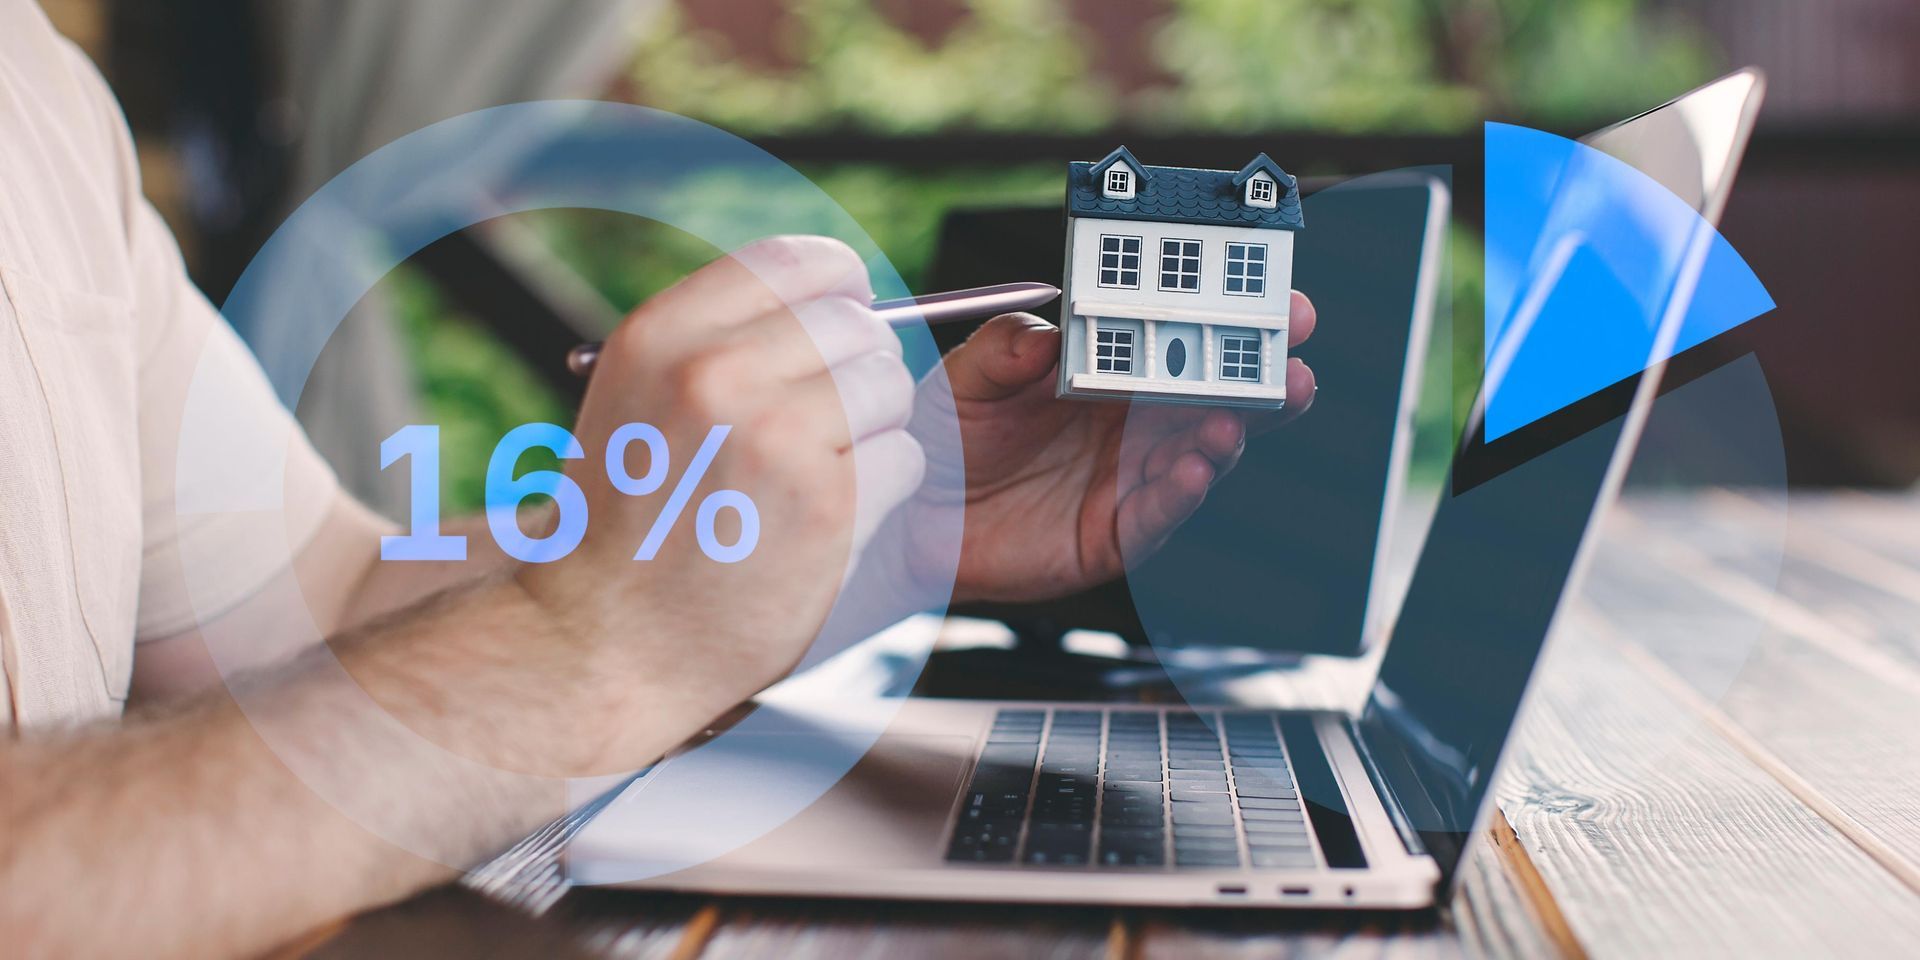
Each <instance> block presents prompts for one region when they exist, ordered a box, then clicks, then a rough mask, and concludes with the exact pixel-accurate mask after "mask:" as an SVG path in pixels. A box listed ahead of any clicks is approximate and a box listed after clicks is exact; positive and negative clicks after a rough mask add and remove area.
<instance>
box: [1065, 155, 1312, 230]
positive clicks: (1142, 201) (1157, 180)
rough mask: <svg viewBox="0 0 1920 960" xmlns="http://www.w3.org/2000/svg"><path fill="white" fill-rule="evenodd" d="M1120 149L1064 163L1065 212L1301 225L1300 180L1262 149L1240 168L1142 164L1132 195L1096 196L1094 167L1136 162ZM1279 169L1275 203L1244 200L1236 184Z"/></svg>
mask: <svg viewBox="0 0 1920 960" xmlns="http://www.w3.org/2000/svg"><path fill="white" fill-rule="evenodd" d="M1124 149H1125V148H1121V150H1116V151H1114V153H1113V154H1109V155H1108V156H1107V157H1106V159H1105V160H1103V161H1101V162H1100V163H1069V164H1067V213H1068V215H1070V216H1097V217H1103V218H1107V219H1113V220H1153V221H1159V222H1163V223H1213V224H1220V225H1224V226H1236V227H1237V226H1254V227H1262V228H1266V229H1271V230H1302V229H1305V228H1306V222H1305V220H1304V219H1302V217H1301V214H1300V187H1299V183H1298V181H1296V180H1295V179H1294V178H1293V177H1292V176H1289V175H1288V174H1287V173H1286V172H1285V171H1282V170H1280V167H1279V166H1278V165H1276V164H1274V162H1273V161H1272V160H1270V159H1268V158H1267V155H1266V154H1264V153H1263V154H1261V155H1260V156H1258V157H1256V158H1254V160H1253V162H1251V163H1249V164H1247V166H1246V167H1243V168H1242V169H1241V170H1239V171H1233V170H1197V169H1194V168H1192V167H1150V166H1145V165H1141V166H1140V170H1141V172H1142V173H1143V174H1144V176H1142V177H1141V182H1140V183H1138V184H1136V191H1135V194H1134V198H1133V199H1131V200H1109V199H1107V198H1105V197H1103V196H1101V195H1100V187H1099V184H1098V183H1097V182H1096V181H1095V179H1094V177H1095V172H1096V171H1097V170H1098V169H1099V168H1100V167H1102V166H1106V165H1110V164H1111V163H1112V162H1113V161H1115V160H1119V159H1126V160H1127V161H1128V162H1129V163H1137V161H1135V160H1134V159H1133V155H1132V154H1130V153H1127V154H1122V153H1121V151H1122V150H1124ZM1263 169H1264V170H1269V171H1278V175H1277V179H1278V180H1279V182H1280V186H1281V189H1282V190H1283V191H1284V192H1283V193H1282V194H1281V195H1280V203H1279V206H1278V207H1276V208H1275V209H1272V210H1268V209H1265V208H1262V207H1249V206H1247V205H1246V204H1245V203H1243V202H1242V200H1241V198H1242V196H1243V194H1242V193H1241V187H1240V184H1241V183H1244V182H1245V177H1248V176H1251V175H1252V174H1253V173H1254V172H1255V171H1257V170H1263Z"/></svg>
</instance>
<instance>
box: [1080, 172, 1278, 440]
mask: <svg viewBox="0 0 1920 960" xmlns="http://www.w3.org/2000/svg"><path fill="white" fill-rule="evenodd" d="M1067 200H1068V204H1067V215H1068V231H1067V271H1066V283H1065V285H1064V287H1065V289H1064V294H1063V296H1064V306H1065V309H1063V310H1062V316H1063V318H1064V320H1065V330H1064V336H1063V338H1062V345H1061V352H1062V357H1061V364H1060V383H1059V393H1060V394H1061V395H1062V396H1069V395H1071V396H1090V397H1101V396H1106V397H1116V396H1118V397H1140V398H1143V399H1149V398H1150V399H1160V400H1170V401H1185V402H1195V403H1211V404H1225V405H1236V406H1253V407H1266V408H1275V407H1279V406H1281V405H1283V404H1284V403H1285V401H1286V347H1287V313H1288V304H1289V300H1290V291H1291V290H1292V287H1293V243H1294V234H1295V233H1296V232H1298V231H1299V230H1300V229H1301V228H1302V226H1303V224H1302V223H1301V220H1300V203H1299V191H1298V187H1297V185H1296V183H1295V181H1294V179H1293V178H1292V177H1291V176H1289V175H1287V174H1286V173H1285V172H1284V171H1282V170H1281V169H1280V168H1279V167H1278V166H1277V165H1275V164H1274V163H1273V161H1272V160H1270V159H1268V158H1267V157H1266V155H1265V154H1261V155H1260V156H1259V157H1257V158H1255V160H1254V161H1253V162H1252V163H1249V164H1248V165H1247V166H1246V167H1245V168H1243V169H1242V170H1241V171H1239V172H1237V173H1236V172H1235V171H1231V170H1193V169H1188V168H1181V167H1147V166H1143V165H1141V164H1139V163H1138V161H1136V160H1135V159H1134V158H1133V155H1132V154H1131V153H1129V152H1127V150H1126V148H1124V147H1122V148H1120V149H1118V150H1115V151H1114V152H1113V153H1112V154H1110V155H1108V157H1107V158H1106V159H1105V160H1102V161H1101V162H1099V163H1097V164H1086V163H1076V164H1070V165H1069V168H1068V187H1067Z"/></svg>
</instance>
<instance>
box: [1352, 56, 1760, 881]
mask: <svg viewBox="0 0 1920 960" xmlns="http://www.w3.org/2000/svg"><path fill="white" fill-rule="evenodd" d="M1730 90H1731V91H1734V92H1735V94H1736V95H1729V91H1730ZM1757 99H1758V78H1757V77H1756V76H1753V75H1750V74H1744V73H1743V74H1735V75H1734V76H1733V77H1730V78H1727V79H1726V80H1722V81H1719V82H1716V83H1715V84H1712V85H1709V86H1708V87H1706V88H1703V89H1702V90H1701V91H1697V92H1696V93H1694V94H1689V95H1688V96H1686V97H1682V98H1681V99H1680V100H1678V101H1675V103H1673V104H1669V105H1667V106H1666V107H1662V108H1660V109H1657V110H1655V111H1652V112H1650V113H1648V114H1645V115H1642V116H1641V117H1637V118H1635V119H1634V120H1631V121H1628V122H1627V123H1626V124H1623V125H1619V126H1615V127H1610V128H1608V129H1607V130H1604V131H1601V132H1600V133H1599V134H1596V135H1595V138H1594V140H1595V145H1596V146H1597V147H1600V148H1602V149H1611V148H1618V149H1621V150H1622V152H1624V153H1627V154H1631V155H1630V156H1623V157H1622V159H1629V160H1631V159H1635V158H1636V157H1637V156H1638V155H1651V154H1649V151H1654V150H1655V145H1656V144H1657V145H1658V155H1659V162H1658V163H1655V164H1652V166H1654V167H1655V169H1653V170H1649V171H1648V172H1649V173H1651V174H1653V175H1655V176H1661V175H1663V174H1665V173H1668V172H1671V171H1679V172H1683V173H1686V174H1688V178H1685V179H1682V180H1680V181H1679V182H1678V183H1677V184H1676V187H1677V188H1678V189H1676V193H1679V194H1680V195H1681V196H1682V197H1683V198H1686V199H1688V200H1689V202H1691V203H1694V204H1695V205H1696V208H1697V209H1699V210H1700V211H1701V212H1702V213H1703V215H1705V216H1706V217H1707V218H1708V219H1709V220H1711V219H1713V218H1714V217H1715V216H1716V215H1717V214H1718V211H1719V210H1720V208H1721V205H1722V204H1723V202H1724V197H1725V193H1726V190H1727V188H1728V186H1729V185H1730V183H1731V179H1732V170H1733V167H1734V165H1735V162H1736V161H1737V159H1738V156H1739V153H1740V151H1741V149H1742V147H1744V141H1745V136H1746V131H1747V129H1748V128H1749V126H1750V121H1751V118H1752V111H1753V109H1754V108H1755V106H1756V105H1757ZM1703 105H1704V106H1706V107H1711V109H1705V110H1703V109H1702V106H1703ZM1690 121H1691V122H1690ZM1676 122H1678V123H1679V126H1678V127H1675V123H1676ZM1643 125H1644V126H1645V128H1646V129H1654V130H1662V131H1667V132H1668V133H1671V132H1672V131H1673V130H1675V129H1679V130H1682V131H1684V132H1685V133H1686V135H1685V136H1679V137H1671V138H1669V137H1648V136H1642V135H1640V131H1639V130H1637V129H1633V128H1637V127H1641V126H1643ZM1636 143H1637V144H1638V146H1637V147H1634V146H1633V145H1634V144H1636ZM1629 147H1632V148H1633V149H1627V148H1629ZM1676 150H1677V151H1680V153H1681V154H1683V155H1682V156H1678V157H1676V155H1675V151H1676ZM1617 155H1618V154H1617ZM1676 279H1677V278H1676ZM1671 286H1672V285H1671V284H1670V285H1669V288H1671ZM1679 306H1681V307H1684V304H1679ZM1676 312H1677V311H1675V310H1674V309H1673V308H1672V307H1669V309H1668V310H1667V316H1668V318H1669V319H1667V320H1665V321H1663V322H1664V323H1672V322H1674V321H1673V319H1672V318H1673V316H1674V314H1675V313H1676ZM1658 372H1659V370H1658V368H1655V369H1653V370H1650V371H1649V372H1648V373H1647V374H1646V375H1644V376H1642V377H1638V378H1635V380H1639V381H1646V382H1644V383H1638V384H1636V385H1635V386H1636V387H1637V389H1635V390H1630V391H1629V392H1628V393H1627V394H1626V397H1627V399H1630V400H1631V404H1630V405H1624V404H1616V405H1615V406H1614V408H1613V409H1611V410H1599V411H1598V412H1599V413H1600V415H1599V416H1596V408H1595V407H1594V406H1593V405H1587V406H1586V408H1585V409H1578V410H1576V409H1572V408H1569V409H1568V410H1564V411H1562V412H1561V413H1559V414H1555V415H1552V416H1549V417H1548V418H1546V419H1545V420H1542V421H1540V422H1539V423H1538V424H1536V427H1538V428H1539V429H1531V428H1530V431H1529V432H1530V433H1531V434H1532V437H1531V438H1530V439H1529V442H1528V443H1527V445H1526V447H1525V448H1524V449H1523V450H1520V451H1519V455H1516V448H1515V446H1514V445H1512V444H1507V443H1505V441H1502V442H1501V443H1496V444H1492V445H1487V444H1484V443H1480V442H1478V438H1477V436H1470V437H1469V438H1468V440H1467V442H1465V443H1463V444H1462V445H1461V449H1460V452H1459V453H1458V454H1457V455H1456V458H1455V462H1454V465H1453V470H1454V474H1455V481H1456V482H1455V483H1454V484H1452V485H1451V488H1450V493H1449V494H1448V495H1446V496H1443V497H1442V499H1441V502H1440V505H1439V509H1438V511H1437V512H1436V513H1435V515H1434V519H1433V526H1432V528H1431V529H1430V531H1429V533H1428V536H1427V541H1426V547H1425V549H1424V550H1423V552H1422V554H1421V556H1420V562H1419V566H1418V568H1417V569H1416V570H1415V572H1414V577H1413V582H1412V585H1411V586H1410V587H1409V589H1408V593H1407V598H1406V602H1405V604H1404V606H1403V607H1402V608H1401V613H1400V617H1399V620H1398V621H1397V622H1396V623H1395V625H1394V629H1393V633H1392V636H1391V639H1390V641H1389V645H1388V648H1387V655H1386V657H1385V659H1384V660H1383V662H1382V663H1381V668H1380V677H1379V680H1378V682H1377V683H1376V685H1375V688H1374V692H1373V696H1372V697H1371V698H1370V700H1369V701H1368V704H1367V708H1366V711H1365V714H1364V715H1363V717H1362V718H1361V721H1360V730H1361V735H1362V741H1363V743H1364V744H1365V746H1366V748H1367V751H1368V753H1369V754H1370V755H1371V757H1372V758H1373V760H1374V762H1375V764H1376V765H1377V767H1378V769H1379V772H1380V776H1381V778H1382V779H1383V780H1384V781H1385V783H1384V786H1385V787H1386V788H1387V789H1388V790H1390V791H1391V792H1392V793H1394V794H1395V795H1396V797H1397V798H1398V800H1399V801H1400V804H1401V806H1402V808H1403V810H1404V812H1405V814H1406V816H1407V817H1408V819H1409V820H1410V821H1411V822H1410V823H1408V824H1406V826H1409V827H1411V828H1412V829H1413V830H1414V831H1415V832H1417V833H1418V834H1419V836H1420V838H1421V841H1422V843H1423V844H1424V845H1425V846H1426V847H1427V851H1428V852H1429V853H1430V854H1432V855H1433V857H1434V858H1435V860H1436V861H1438V862H1439V864H1440V867H1441V870H1442V871H1443V872H1444V873H1445V874H1446V875H1447V876H1448V877H1449V878H1451V876H1452V874H1453V872H1454V869H1455V868H1456V867H1457V866H1458V863H1459V858H1460V855H1461V852H1462V850H1463V849H1464V844H1465V842H1466V839H1467V838H1468V837H1469V836H1471V833H1472V831H1473V830H1474V829H1475V828H1476V826H1477V824H1478V822H1479V820H1478V818H1479V814H1480V810H1481V806H1482V803H1483V801H1484V800H1485V798H1486V794H1487V790H1488V788H1489V787H1490V785H1491V779H1492V775H1493V773H1494V770H1495V767H1496V765H1497V762H1498V760H1499V758H1500V755H1501V751H1502V749H1503V748H1504V747H1505V745H1506V742H1507V738H1508V736H1509V734H1510V732H1511V729H1512V726H1513V723H1514V719H1515V717H1516V715H1517V714H1518V711H1519V708H1520V701H1521V697H1522V695H1523V694H1524V692H1525V690H1526V685H1527V680H1528V678H1529V676H1530V675H1531V674H1532V672H1533V667H1534V664H1535V662H1536V660H1537V658H1538V655H1539V652H1540V648H1541V645H1542V643H1544V641H1545V638H1546V635H1547V632H1548V629H1549V627H1550V626H1551V625H1552V622H1553V617H1554V613H1555V611H1556V609H1557V608H1558V606H1559V604H1560V601H1561V597H1562V593H1563V589H1564V587H1565V586H1566V584H1567V582H1568V579H1569V576H1570V574H1571V573H1573V571H1574V567H1575V565H1576V561H1577V559H1578V557H1579V553H1580V549H1581V545H1582V542H1583V540H1584V538H1585V535H1586V532H1587V527H1588V524H1589V521H1590V519H1591V518H1592V516H1593V515H1594V513H1595V510H1596V507H1597V505H1598V504H1599V503H1600V501H1601V500H1602V499H1603V498H1604V496H1605V495H1607V494H1608V491H1607V489H1606V488H1607V484H1608V483H1609V480H1610V479H1611V478H1610V471H1614V472H1617V468H1616V465H1615V464H1614V460H1615V458H1616V455H1617V454H1626V453H1629V452H1630V447H1631V443H1630V442H1628V443H1623V442H1622V441H1623V440H1628V441H1630V440H1631V439H1632V438H1631V436H1630V431H1637V426H1638V423H1639V422H1641V421H1644V418H1645V416H1646V410H1647V407H1648V406H1649V405H1650V404H1651V402H1652V398H1653V394H1654V391H1655V390H1656V389H1657V386H1658V384H1657V383H1656V382H1654V381H1656V380H1657V378H1658ZM1600 399H1602V400H1604V399H1605V398H1600ZM1621 406H1626V409H1625V410H1624V411H1622V410H1621ZM1469 429H1470V431H1472V432H1473V433H1474V434H1477V433H1478V430H1479V427H1478V424H1477V423H1476V424H1475V425H1473V426H1470V428H1469ZM1462 476H1469V477H1472V478H1474V482H1471V483H1464V484H1463V483H1460V482H1458V481H1459V479H1460V478H1461V477H1462Z"/></svg>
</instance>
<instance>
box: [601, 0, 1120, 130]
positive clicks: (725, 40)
mask: <svg viewBox="0 0 1920 960" xmlns="http://www.w3.org/2000/svg"><path fill="white" fill-rule="evenodd" d="M967 14H968V15H967V16H965V17H961V18H957V19H953V20H952V21H951V22H949V23H946V24H944V25H942V26H941V28H940V31H941V33H942V34H943V36H944V39H943V40H941V41H940V42H938V43H937V44H935V45H931V46H930V45H929V44H928V42H927V40H926V39H925V37H923V36H922V35H921V33H917V32H916V31H915V29H913V28H912V25H911V24H908V25H902V24H901V23H899V22H897V21H896V20H895V19H892V18H890V17H888V16H886V15H885V14H884V12H883V11H882V10H880V9H879V8H877V7H876V6H875V5H874V4H873V3H872V2H870V0H793V2H792V3H791V4H790V5H788V6H787V8H786V11H785V15H784V16H783V17H782V19H781V20H780V21H779V23H780V24H781V25H782V26H783V28H784V30H783V33H784V36H782V37H780V39H781V41H782V42H783V43H784V45H785V51H784V56H783V57H782V59H785V60H788V61H790V62H792V63H794V64H795V66H794V67H792V68H791V69H787V70H769V69H765V68H764V67H762V66H760V65H759V64H758V63H756V62H755V60H749V59H746V58H742V57H736V56H735V55H734V54H735V52H736V48H737V47H738V45H739V40H738V39H736V37H737V36H739V35H741V33H742V31H740V30H732V31H726V32H722V31H720V30H717V29H711V28H708V29H701V28H700V27H699V25H698V23H697V22H696V21H695V20H694V19H693V18H691V17H689V16H688V15H687V14H686V13H685V12H684V11H683V10H682V9H681V8H680V7H679V6H669V7H668V8H666V9H665V10H663V11H662V13H661V14H660V15H659V17H658V18H657V19H655V20H653V21H652V22H650V23H649V24H647V25H646V26H645V27H644V28H643V30H642V31H641V36H640V39H639V42H638V44H637V48H636V50H635V52H634V60H633V63H634V67H633V80H634V82H635V85H636V87H637V90H638V96H639V98H640V99H641V100H642V101H643V102H645V103H647V104H648V105H650V106H657V107H662V108H665V109H668V110H673V111H675V112H678V113H683V114H687V115H689V116H694V117H698V118H700V119H702V120H706V121H708V122H711V123H714V124H717V125H719V126H722V127H726V128H728V129H732V130H735V131H739V132H743V133H771V132H785V131H792V130H800V129H819V128H822V127H835V126H858V127H863V128H867V129H872V130H877V131H882V132H887V133H919V132H926V131H932V130H939V129H945V128H955V127H965V128H973V129H982V130H993V129H1006V128H1031V127H1034V126H1037V125H1046V126H1049V127H1053V128H1056V129H1072V130H1092V129H1098V128H1099V127H1101V126H1103V125H1105V124H1107V123H1109V122H1110V121H1111V118H1112V115H1113V111H1114V102H1113V98H1112V97H1110V96H1107V95H1105V93H1104V91H1103V90H1102V89H1100V85H1099V84H1098V83H1097V82H1096V81H1093V80H1091V79H1090V76H1089V72H1088V70H1087V69H1086V63H1085V59H1084V57H1083V55H1082V51H1081V48H1080V46H1079V45H1078V44H1077V43H1076V42H1075V40H1074V37H1075V31H1074V29H1073V25H1072V22H1071V20H1070V18H1069V17H1068V16H1067V13H1066V11H1065V10H1064V8H1063V7H1062V6H1061V4H1059V3H1057V2H1054V0H971V2H970V5H969V8H968V11H967ZM760 29H764V25H761V26H760ZM922 32H924V30H923V31H922ZM748 33H751V31H748ZM756 42H757V41H756ZM760 62H764V58H760Z"/></svg>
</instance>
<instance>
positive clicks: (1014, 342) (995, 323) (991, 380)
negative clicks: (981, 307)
mask: <svg viewBox="0 0 1920 960" xmlns="http://www.w3.org/2000/svg"><path fill="white" fill-rule="evenodd" d="M1059 360H1060V330H1059V328H1057V327H1055V326H1054V325H1053V324H1051V323H1048V322H1046V321H1045V320H1042V319H1040V318H1039V317H1036V316H1034V315H1033V314H1030V313H1006V314H1001V315H1000V316H997V317H994V318H993V319H992V320H989V321H987V322H986V323H984V324H982V325H981V327H980V329H978V330H975V331H974V332H973V336H971V337H968V338H967V342H966V343H963V344H961V345H960V346H959V348H958V349H955V350H954V351H953V352H952V353H949V354H947V359H946V367H947V379H948V382H949V383H951V384H952V389H953V397H954V399H956V400H1000V399H1003V398H1006V397H1010V396H1012V395H1014V394H1016V393H1018V392H1020V391H1021V390H1023V389H1025V388H1026V387H1028V386H1031V385H1032V384H1034V383H1035V382H1037V381H1039V380H1041V379H1042V378H1044V377H1046V376H1047V375H1048V374H1050V373H1052V372H1053V368H1054V365H1055V364H1056V363H1058V362H1059Z"/></svg>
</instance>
